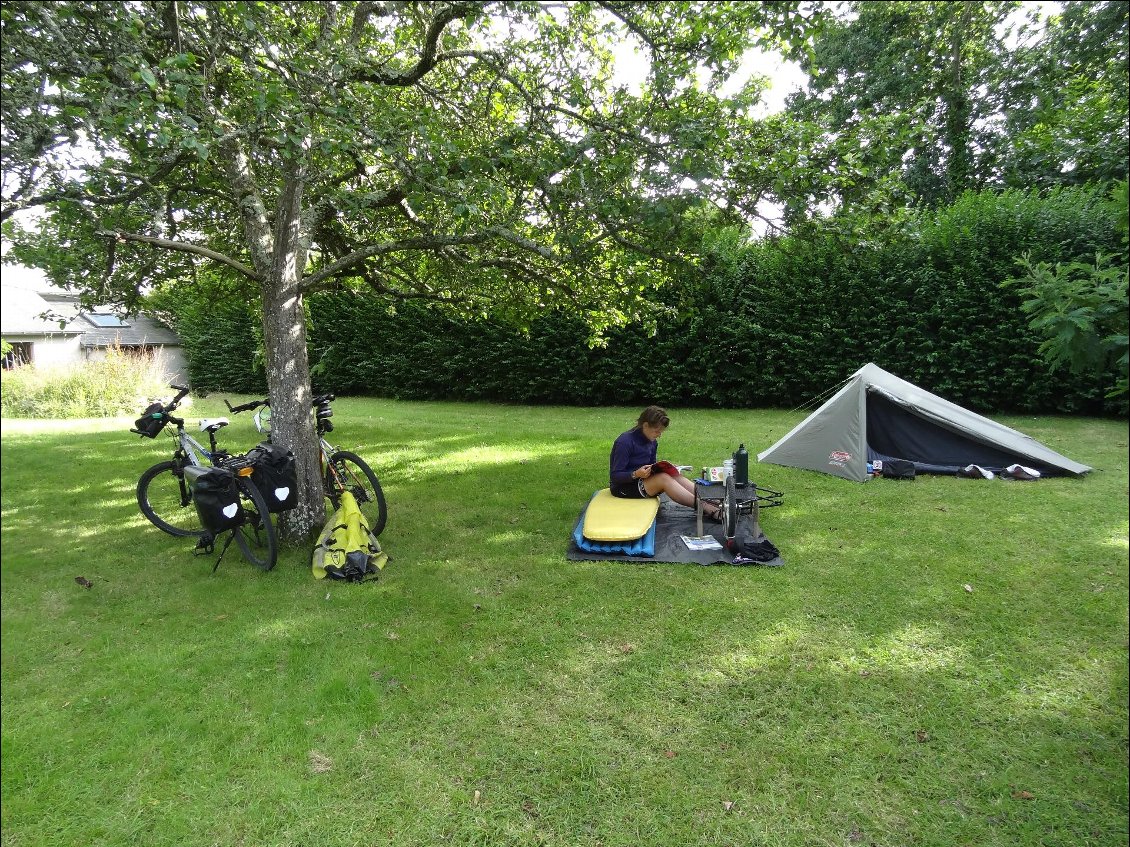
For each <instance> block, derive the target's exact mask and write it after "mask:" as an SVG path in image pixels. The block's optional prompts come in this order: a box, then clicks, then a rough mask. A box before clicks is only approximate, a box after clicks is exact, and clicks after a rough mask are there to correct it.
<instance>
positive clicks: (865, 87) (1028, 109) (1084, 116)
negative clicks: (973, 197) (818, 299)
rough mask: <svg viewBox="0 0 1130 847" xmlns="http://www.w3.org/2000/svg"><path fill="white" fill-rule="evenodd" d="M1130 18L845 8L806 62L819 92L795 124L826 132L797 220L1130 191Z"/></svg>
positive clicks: (789, 202) (1100, 12)
mask: <svg viewBox="0 0 1130 847" xmlns="http://www.w3.org/2000/svg"><path fill="white" fill-rule="evenodd" d="M1033 6H1034V4H1033ZM1128 16H1130V5H1128V4H1127V3H1125V2H1123V0H1115V2H1068V3H1064V4H1063V7H1062V9H1061V10H1060V11H1059V13H1057V14H1052V15H1050V16H1047V17H1042V13H1041V11H1040V10H1039V9H1038V8H1034V7H1029V6H1028V4H1022V3H1017V2H1012V0H1006V1H1003V2H1002V0H985V2H952V0H892V2H885V3H873V2H852V3H845V4H842V5H841V6H839V7H838V9H837V12H836V16H835V18H834V20H832V21H829V22H827V23H826V25H825V26H824V27H823V28H822V29H821V31H820V33H819V35H818V36H817V37H816V38H815V40H814V43H813V44H812V45H811V49H803V50H797V51H794V53H793V55H794V57H795V58H796V59H798V61H800V63H801V66H802V67H803V69H804V70H805V71H806V72H807V73H808V75H809V82H808V85H807V87H806V90H805V91H804V92H802V93H800V94H798V95H796V96H794V97H792V98H791V101H790V104H789V114H788V117H789V119H791V120H790V121H788V122H786V125H788V126H791V127H793V129H792V131H793V132H794V134H795V133H800V134H801V135H803V134H805V133H812V132H816V133H817V134H816V135H815V136H814V137H813V139H812V143H811V145H810V146H809V147H808V148H807V149H808V155H809V162H810V163H811V167H810V168H809V169H808V170H807V171H801V172H798V173H796V174H792V173H789V174H786V177H787V182H786V186H785V189H786V190H785V192H784V195H785V196H784V197H782V202H783V203H784V204H785V205H786V208H787V210H788V212H789V213H790V216H791V218H792V219H793V220H797V219H803V218H804V216H806V215H810V214H811V213H812V211H813V208H814V207H815V206H816V204H817V203H819V202H820V201H830V202H831V203H833V204H834V205H836V206H837V207H838V208H844V209H847V210H849V211H850V210H853V209H854V208H856V207H862V208H863V210H864V211H866V210H867V208H868V206H869V205H871V204H873V203H874V202H876V201H877V200H878V201H882V200H883V199H884V198H885V197H887V196H890V193H891V192H892V191H894V192H895V194H896V196H899V197H900V198H906V199H908V200H913V201H918V202H923V203H927V204H931V205H935V204H945V203H948V202H951V201H952V200H953V199H954V198H956V197H957V196H958V195H959V194H960V193H961V192H963V191H966V190H980V189H983V188H993V187H1002V186H1011V187H1021V188H1027V187H1035V186H1039V187H1046V186H1051V185H1061V184H1081V183H1087V182H1109V181H1113V180H1116V179H1119V178H1120V177H1122V176H1124V175H1125V173H1126V148H1127V143H1128V141H1130V138H1128V132H1127V85H1126V78H1127V72H1128V66H1127V54H1128V50H1130V48H1128V46H1127V45H1128V42H1127V32H1128V30H1127V20H1128ZM817 128H818V129H817ZM821 172H823V173H824V174H825V176H824V177H823V178H822V177H821ZM798 176H799V177H800V182H799V183H797V182H796V181H795V180H796V177H798ZM809 185H811V186H813V188H812V190H809V188H808V186H809ZM798 189H799V190H798ZM820 192H825V195H824V196H820ZM883 211H884V213H885V211H886V210H883Z"/></svg>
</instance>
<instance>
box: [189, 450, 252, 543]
mask: <svg viewBox="0 0 1130 847" xmlns="http://www.w3.org/2000/svg"><path fill="white" fill-rule="evenodd" d="M184 478H185V479H186V480H188V485H189V488H190V489H191V490H192V502H193V503H195V504H196V513H197V514H198V515H199V516H200V523H201V524H203V526H204V528H205V529H206V530H208V532H210V533H211V534H212V535H214V536H215V535H219V534H220V533H221V532H224V531H226V530H229V529H234V528H235V527H237V526H239V525H240V524H241V523H243V505H242V504H241V503H240V502H239V488H238V487H236V484H235V474H233V473H232V472H231V471H229V470H228V469H227V468H203V467H197V466H196V465H189V466H188V467H186V468H185V469H184Z"/></svg>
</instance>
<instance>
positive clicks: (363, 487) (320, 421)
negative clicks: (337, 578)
mask: <svg viewBox="0 0 1130 847" xmlns="http://www.w3.org/2000/svg"><path fill="white" fill-rule="evenodd" d="M334 399H335V396H334V395H333V394H322V395H320V396H318V397H315V398H314V399H313V400H312V401H311V403H310V405H311V408H312V409H313V410H314V419H315V424H316V427H317V430H318V453H319V461H320V463H321V474H322V487H323V492H324V493H325V495H326V497H328V498H329V501H330V503H332V504H333V507H334V508H335V509H336V508H337V507H338V506H339V505H340V504H341V492H343V491H349V492H350V493H352V494H353V497H354V499H356V500H357V505H358V506H360V508H361V514H362V515H364V517H365V522H366V524H368V526H369V528H370V529H371V531H372V533H373V535H380V534H381V533H382V532H383V531H384V528H385V523H386V522H387V521H388V506H387V504H386V503H385V493H384V489H382V488H381V483H380V480H378V479H377V475H376V474H375V473H373V470H372V468H370V467H369V465H368V464H366V462H365V460H364V459H362V458H361V457H360V456H358V455H357V454H356V453H352V452H350V451H349V450H340V449H338V448H337V447H334V446H333V445H332V444H330V442H329V441H327V440H326V434H327V433H330V432H333V428H334V425H333V422H332V421H331V420H330V418H332V417H333V408H332V407H331V406H330V403H332V402H333V401H334ZM224 403H225V404H226V405H227V407H228V411H230V412H231V413H232V414H233V415H238V414H239V413H240V412H252V411H253V412H255V428H256V429H257V430H259V432H261V433H263V434H264V435H266V436H267V440H268V441H270V438H271V400H270V398H269V397H265V398H263V399H262V400H252V401H251V402H250V403H243V404H242V405H239V406H233V405H232V404H231V403H228V401H227V400H225V401H224Z"/></svg>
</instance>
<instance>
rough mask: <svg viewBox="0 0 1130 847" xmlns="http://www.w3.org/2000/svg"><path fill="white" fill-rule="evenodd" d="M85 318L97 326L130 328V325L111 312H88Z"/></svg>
mask: <svg viewBox="0 0 1130 847" xmlns="http://www.w3.org/2000/svg"><path fill="white" fill-rule="evenodd" d="M84 317H85V318H86V319H87V320H88V321H90V322H91V323H92V324H94V325H95V326H103V327H112V326H129V324H128V323H126V322H125V321H123V320H122V319H121V318H119V317H118V316H117V315H114V314H111V313H110V312H88V313H87V314H86V315H84Z"/></svg>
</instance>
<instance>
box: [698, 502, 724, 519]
mask: <svg viewBox="0 0 1130 847" xmlns="http://www.w3.org/2000/svg"><path fill="white" fill-rule="evenodd" d="M702 515H703V517H705V518H706V519H707V520H708V521H715V522H717V523H722V507H721V506H715V505H714V504H713V503H704V504H703V507H702Z"/></svg>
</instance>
